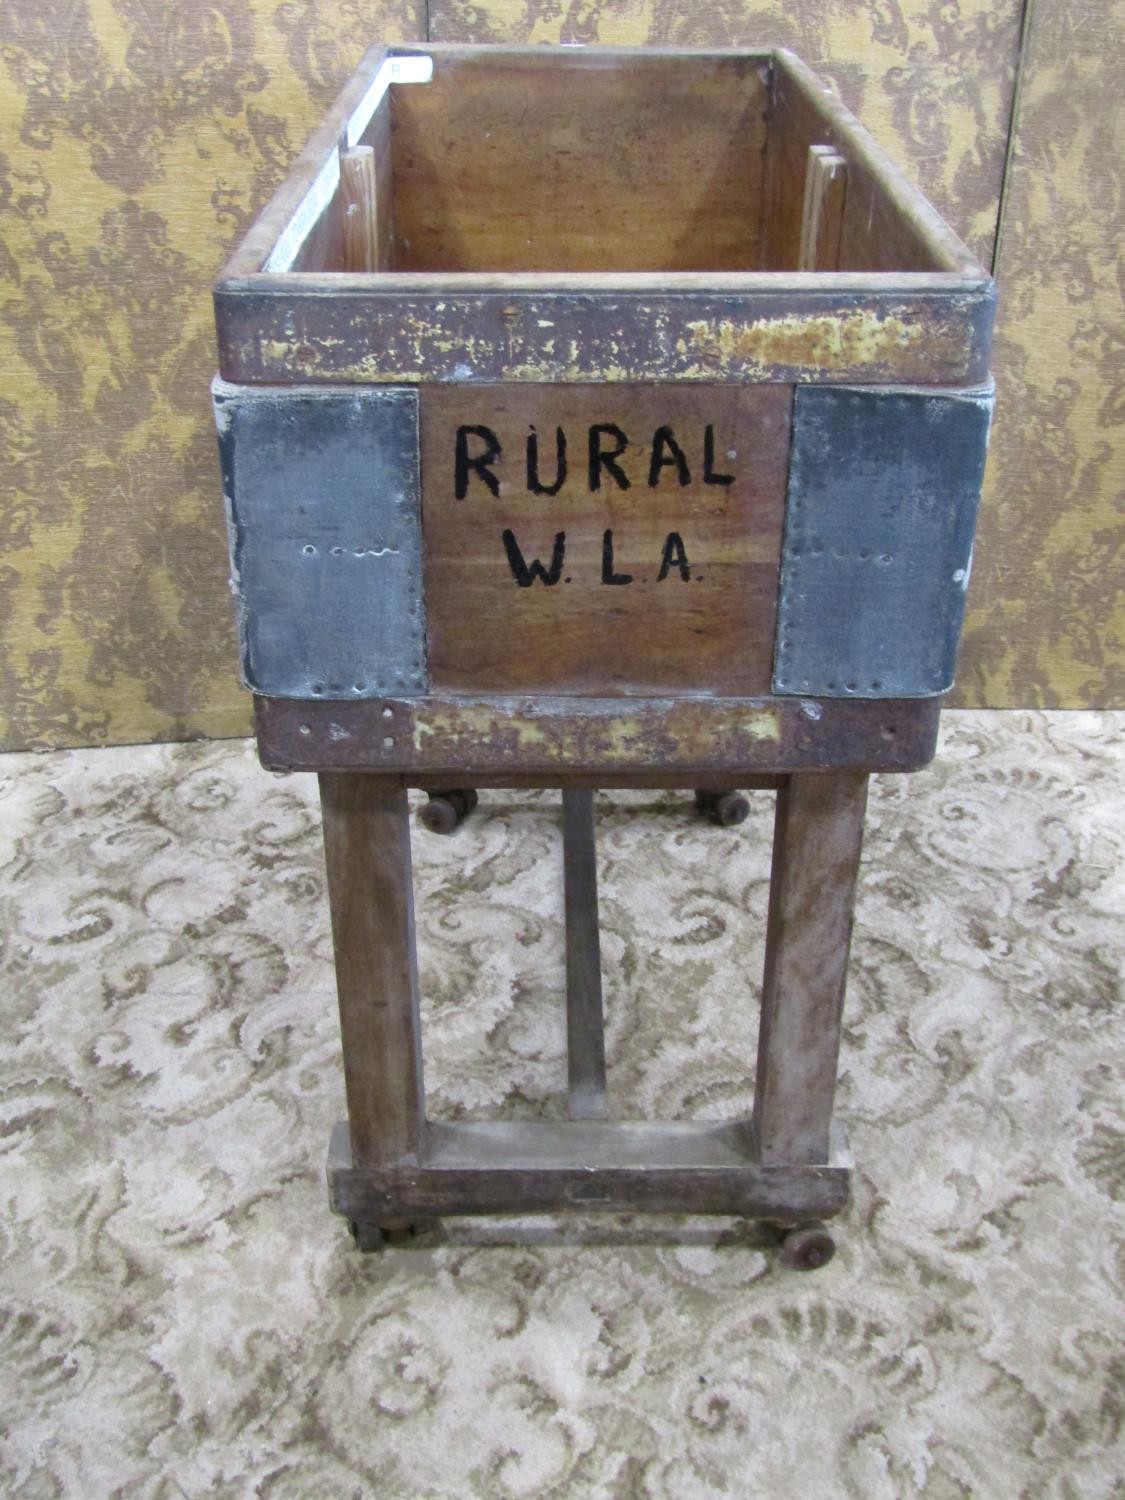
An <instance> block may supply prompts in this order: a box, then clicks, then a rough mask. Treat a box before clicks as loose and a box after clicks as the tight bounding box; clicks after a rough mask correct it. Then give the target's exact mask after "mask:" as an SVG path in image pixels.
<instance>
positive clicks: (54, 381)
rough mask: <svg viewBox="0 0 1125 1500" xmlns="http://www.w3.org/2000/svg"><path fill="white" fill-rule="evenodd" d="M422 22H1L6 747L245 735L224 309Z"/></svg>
mask: <svg viewBox="0 0 1125 1500" xmlns="http://www.w3.org/2000/svg"><path fill="white" fill-rule="evenodd" d="M419 10H420V6H419V5H417V4H415V3H414V0H391V3H383V4H379V5H370V4H366V5H361V4H358V3H356V0H286V3H281V4H279V3H277V0H206V3H202V0H185V3H182V4H175V3H171V0H163V3H157V4H152V3H142V0H65V3H63V0H6V3H4V4H3V5H2V6H0V64H2V69H3V72H2V75H0V76H2V78H3V83H2V85H0V312H2V318H0V636H2V637H3V641H4V650H3V653H2V655H0V720H3V721H4V722H3V724H2V725H0V744H2V745H5V746H21V745H32V746H34V745H73V744H91V743H92V744H96V743H99V742H127V741H130V740H153V739H175V738H182V737H187V736H193V735H224V734H226V735H229V734H241V733H245V732H246V731H247V729H248V726H249V700H248V698H247V696H246V695H245V693H244V692H243V691H242V689H241V688H240V687H239V685H238V681H237V671H236V652H235V648H234V635H233V625H232V617H231V609H230V600H229V597H228V594H227V588H226V559H225V541H224V538H223V528H222V519H221V502H220V498H219V484H218V470H217V464H216V457H215V441H214V431H213V427H212V424H211V419H210V411H209V399H210V398H209V394H208V384H209V381H210V376H211V373H212V371H213V370H214V367H215V353H214V333H213V320H212V309H211V299H210V287H211V283H212V282H213V280H214V278H215V273H216V272H217V270H218V269H219V267H220V266H221V264H222V262H223V260H224V258H225V256H226V254H227V252H228V250H229V249H230V248H231V247H232V246H233V245H234V243H235V241H236V240H237V239H238V238H239V237H240V236H241V235H242V234H243V233H244V232H245V230H246V229H247V228H248V226H249V223H250V221H251V218H252V217H253V215H254V213H255V212H256V210H257V209H258V208H259V207H260V206H261V204H262V202H263V201H264V200H265V199H266V198H267V197H268V196H269V194H270V193H271V192H272V190H273V188H274V186H275V185H276V184H277V183H278V182H279V181H280V180H281V179H282V177H284V175H285V173H286V172H287V171H288V169H289V167H290V165H291V163H292V160H293V158H294V157H295V155H296V154H297V152H298V151H299V150H300V149H301V146H302V145H303V144H304V140H305V137H306V136H307V134H308V132H309V130H310V129H311V128H312V126H313V125H314V124H315V123H316V121H317V120H318V119H319V117H320V115H321V114H322V113H323V111H324V110H325V109H326V108H327V106H328V105H329V103H330V102H331V100H332V98H333V97H334V96H335V94H336V92H337V90H338V88H339V86H340V83H341V81H342V80H343V79H344V78H345V77H346V76H347V74H348V73H349V72H350V71H351V69H352V68H353V67H354V66H355V64H356V62H358V60H359V58H360V56H361V54H362V53H363V51H364V49H365V47H366V46H368V45H369V44H370V41H371V39H372V38H373V37H374V36H377V35H379V34H383V35H387V36H390V37H393V38H401V37H406V36H410V37H418V36H420V35H421V34H422V33H421V22H420V16H419Z"/></svg>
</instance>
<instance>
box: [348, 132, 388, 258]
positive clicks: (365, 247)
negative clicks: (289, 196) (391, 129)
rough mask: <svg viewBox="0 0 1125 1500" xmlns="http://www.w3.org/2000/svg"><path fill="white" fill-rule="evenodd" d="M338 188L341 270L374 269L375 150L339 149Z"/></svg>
mask: <svg viewBox="0 0 1125 1500" xmlns="http://www.w3.org/2000/svg"><path fill="white" fill-rule="evenodd" d="M340 191H341V194H342V196H343V200H344V269H345V270H347V271H377V270H378V269H379V239H378V229H377V227H376V220H375V214H376V201H375V197H376V188H375V151H374V148H373V147H371V146H354V147H353V148H352V149H351V150H350V151H341V152H340Z"/></svg>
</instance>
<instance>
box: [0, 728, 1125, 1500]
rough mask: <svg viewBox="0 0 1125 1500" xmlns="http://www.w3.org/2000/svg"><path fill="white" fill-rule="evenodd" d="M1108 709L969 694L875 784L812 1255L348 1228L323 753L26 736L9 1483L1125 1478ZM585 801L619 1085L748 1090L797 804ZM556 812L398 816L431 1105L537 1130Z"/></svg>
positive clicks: (254, 1485)
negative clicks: (435, 823) (335, 1152)
mask: <svg viewBox="0 0 1125 1500" xmlns="http://www.w3.org/2000/svg"><path fill="white" fill-rule="evenodd" d="M1123 729H1125V715H1110V714H1065V713H1052V714H1040V713H1035V714H1031V713H1010V714H1005V715H1001V714H987V713H960V714H948V715H947V716H946V720H945V731H944V735H943V742H942V747H941V751H940V755H939V759H938V761H937V762H936V763H935V765H934V766H933V767H932V768H931V769H930V770H928V771H925V772H923V773H921V774H919V775H918V776H916V777H901V778H891V777H888V778H884V779H880V780H878V781H877V783H876V785H875V787H874V793H873V799H872V807H871V818H870V832H869V837H868V842H867V847H866V855H865V861H864V870H863V876H862V883H861V892H860V900H859V910H858V923H857V929H856V940H855V945H854V950H853V964H852V971H851V985H850V990H849V998H848V1004H847V1026H846V1034H845V1041H844V1049H843V1057H842V1064H841V1068H842V1077H841V1088H840V1094H839V1109H840V1113H841V1114H842V1116H843V1117H844V1118H845V1119H846V1121H847V1122H848V1124H849V1126H850V1129H851V1135H852V1143H853V1147H854V1149H855V1152H856V1157H857V1161H858V1171H857V1174H856V1180H855V1192H854V1201H853V1205H852V1207H851V1209H850V1210H849V1212H848V1214H847V1215H846V1216H845V1218H844V1219H843V1220H841V1221H839V1230H840V1233H839V1240H840V1249H839V1253H838V1254H837V1257H836V1259H835V1261H834V1262H833V1263H832V1264H831V1265H830V1266H829V1267H827V1268H826V1269H824V1270H822V1271H819V1272H816V1273H814V1274H811V1275H801V1274H799V1273H794V1272H791V1271H786V1270H784V1269H783V1268H782V1267H781V1266H780V1265H779V1264H778V1261H777V1259H776V1256H775V1255H774V1254H773V1252H772V1251H771V1249H770V1248H769V1247H768V1245H767V1244H766V1243H765V1241H764V1237H763V1236H762V1235H761V1234H760V1233H759V1232H758V1231H756V1230H755V1229H754V1228H753V1227H750V1226H745V1225H740V1224H738V1223H736V1222H732V1221H729V1220H720V1221H708V1220H702V1219H695V1220H692V1219H682V1220H677V1219H659V1220H646V1219H644V1218H642V1217H638V1218H635V1219H632V1220H620V1219H617V1220H608V1221H605V1220H597V1219H579V1220H571V1221H567V1220H565V1219H559V1220H543V1219H530V1218H529V1219H526V1220H518V1221H513V1220H505V1221H471V1220H457V1221H447V1223H446V1224H445V1226H444V1227H443V1228H442V1229H441V1230H440V1231H439V1232H436V1233H433V1234H431V1235H430V1236H428V1237H423V1238H422V1239H421V1240H419V1241H417V1242H416V1243H415V1244H413V1245H412V1246H408V1247H401V1248H399V1247H396V1248H391V1249H389V1250H387V1251H385V1252H384V1253H383V1254H382V1255H379V1256H367V1257H365V1256H361V1255H360V1254H358V1253H357V1252H356V1251H354V1250H353V1249H352V1247H351V1242H350V1240H349V1238H348V1236H347V1233H346V1230H345V1228H344V1226H343V1224H342V1223H341V1221H339V1220H338V1219H335V1218H333V1217H332V1216H330V1214H329V1212H328V1209H327V1206H326V1196H325V1188H324V1182H323V1160H324V1153H325V1148H326V1144H327V1139H328V1132H329V1128H330V1126H331V1125H332V1123H333V1121H335V1120H336V1119H337V1118H339V1117H340V1116H341V1115H342V1113H343V1102H342V1086H341V1076H340V1064H339V1056H338V1048H337V1032H336V1019H335V1015H334V996H333V988H332V968H331V958H330V947H329V940H328V932H327V913H326V909H325V899H324V876H323V869H322V864H321V851H320V842H319V822H318V815H317V808H316V804H315V800H314V782H313V779H312V778H311V777H291V778H277V777H273V776H269V775H267V774H266V773H264V772H263V771H261V770H260V769H259V768H258V767H257V764H256V762H255V759H254V753H253V749H252V746H251V745H249V744H247V743H244V742H227V743H219V744H193V745H179V746H154V747H146V748H139V749H117V750H101V751H76V752H67V753H60V754H55V755H47V756H31V755H15V756H8V757H6V758H3V759H0V837H2V840H3V844H2V855H0V899H2V902H3V919H2V922H3V936H4V957H3V971H2V972H3V978H2V985H3V1008H2V1016H3V1036H2V1054H0V1062H2V1075H0V1098H2V1115H0V1207H2V1213H0V1257H2V1258H0V1281H2V1285H0V1294H2V1295H0V1301H2V1312H0V1341H2V1342H0V1393H2V1397H3V1399H2V1402H0V1489H2V1492H3V1493H4V1494H5V1495H12V1496H20V1497H48V1496H51V1497H53V1496H60V1495H61V1496H79V1497H83V1500H101V1497H109V1496H128V1497H153V1500H174V1497H180V1496H190V1497H195V1496H263V1497H267V1496H268V1497H275V1500H283V1497H284V1500H290V1497H292V1500H297V1497H301V1500H306V1497H316V1500H321V1497H329V1500H332V1497H347V1500H351V1497H366V1496H369V1495H370V1496H392V1497H398V1496H411V1497H412V1496H425V1497H435V1500H436V1497H442V1500H445V1497H458V1500H460V1497H475V1496H487V1497H492V1496H497V1497H501V1496H502V1497H508V1496H535V1497H540V1496H564V1495H565V1496H580V1497H602V1496H605V1497H637V1500H641V1497H652V1500H657V1497H659V1500H666V1497H675V1500H680V1497H687V1500H695V1497H709V1496H739V1497H746V1496H754V1497H756V1496H768V1497H771V1500H778V1497H780V1500H788V1497H798V1496H800V1497H805V1496H808V1497H818V1500H819V1497H833V1496H847V1497H853V1496H854V1497H857V1500H884V1497H886V1500H892V1497H900V1496H923V1495H924V1496H927V1497H934V1500H953V1497H963V1496H981V1497H987V1500H1002V1497H1008V1496H1012V1497H1017V1496H1019V1497H1033V1500H1039V1497H1043V1500H1048V1497H1050V1500H1092V1497H1106V1496H1121V1495H1122V1494H1125V1479H1123V1475H1125V1447H1123V1437H1122V1431H1121V1421H1122V1403H1123V1398H1125V1342H1123V1332H1125V1319H1123V1316H1122V1312H1123V1308H1122V1303H1123V1290H1122V1289H1123V1286H1125V1232H1123V1230H1125V1224H1123V1206H1122V1198H1123V1195H1125V1160H1123V1154H1125V1153H1123V1147H1122V1134H1121V1123H1122V1122H1121V1097H1122V1088H1121V1084H1122V1076H1121V1075H1122V1052H1123V1049H1122V1024H1121V1013H1120V1001H1121V978H1122V951H1123V946H1125V945H1123V941H1122V939H1123V908H1125V902H1123V894H1125V892H1123V874H1122V870H1123V856H1125V795H1123V791H1125V788H1123V783H1125V771H1123V757H1122V752H1121V748H1120V747H1121V734H1122V730H1123ZM752 802H753V812H752V815H751V819H750V821H749V822H748V823H747V824H745V825H744V826H743V827H742V828H741V829H738V830H734V831H728V832H721V831H718V830H716V829H714V828H712V827H710V826H709V825H706V824H704V823H701V822H700V821H699V820H698V819H697V818H696V817H694V816H693V813H692V810H691V805H690V797H689V796H688V795H685V794H672V793H653V794H639V793H638V794H630V795H624V794H615V795H612V796H610V795H606V796H604V797H600V798H599V801H598V814H599V837H600V873H601V881H602V896H603V911H604V924H605V938H604V947H603V956H604V968H605V974H606V989H607V1005H608V1014H609V1053H610V1072H611V1084H612V1088H613V1094H614V1103H615V1107H616V1109H617V1111H618V1112H620V1113H621V1114H623V1115H634V1116H635V1115H651V1116H667V1117H675V1116H679V1117H696V1116H704V1115H708V1114H711V1115H716V1116H728V1115H733V1114H737V1113H739V1112H741V1111H744V1110H745V1109H746V1108H747V1107H748V1103H749V1094H748V1078H749V1077H750V1076H751V1061H752V1056H753V1050H754V1041H755V1028H756V999H757V993H758V984H759V978H760V972H761V964H762V918H763V915H764V911H765V902H766V889H767V876H768V862H769V828H770V817H771V808H770V802H771V799H770V798H769V796H768V795H765V794H755V796H754V797H753V798H752ZM560 860H561V854H560V831H559V816H558V803H557V799H556V798H555V797H554V796H553V795H552V794H549V793H542V794H534V795H530V794H514V793H490V794H487V795H486V796H483V797H482V801H481V808H480V810H479V811H478V813H477V814H476V815H475V816H474V817H473V819H472V821H471V822H470V823H469V824H468V825H467V826H466V827H465V828H464V829H463V830H462V831H461V832H460V833H459V834H457V835H456V836H454V837H453V838H449V839H441V838H436V837H434V836H432V835H429V834H426V833H424V832H423V831H421V830H419V832H418V835H417V838H416V884H417V892H418V908H419V932H420V944H421V954H422V975H423V986H424V993H425V1013H424V1028H425V1042H426V1049H427V1065H428V1083H429V1090H430V1101H431V1110H432V1112H433V1113H434V1114H436V1115H442V1116H446V1117H449V1116H455V1115H483V1114H487V1113H497V1114H502V1115H506V1116H509V1117H518V1116H521V1115H557V1114H559V1113H560V1112H561V1091H562V1086H563V1062H562V1058H563V1044H564V1031H563V1018H562V1010H561V1003H560V995H561V990H562V981H563V974H562V941H561V873H560Z"/></svg>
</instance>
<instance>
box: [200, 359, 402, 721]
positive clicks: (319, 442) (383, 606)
mask: <svg viewBox="0 0 1125 1500" xmlns="http://www.w3.org/2000/svg"><path fill="white" fill-rule="evenodd" d="M212 393H213V396H214V402H215V422H216V425H217V427H218V430H219V449H220V456H221V459H222V467H223V491H224V496H225V499H226V504H227V516H228V522H229V529H230V553H231V590H232V592H233V593H234V595H235V599H236V602H237V613H238V623H239V638H240V643H241V648H242V667H243V675H244V677H245V680H246V684H247V686H248V687H251V688H253V689H254V691H255V692H258V693H268V694H272V695H274V696H277V697H282V698H304V699H314V700H315V699H344V700H354V699H361V698H378V697H385V696H387V695H388V694H394V695H399V694H401V695H406V696H409V695H410V694H413V693H420V692H424V691H425V690H426V687H427V685H428V678H427V672H426V619H425V605H424V601H423V591H422V530H421V516H420V505H419V476H418V396H417V392H416V391H413V390H410V389H405V390H404V389H401V388H394V387H387V386H376V387H352V388H344V389H340V388H326V387H319V388H315V389H313V388H309V387H300V386H291V387H284V386H277V387H263V386H236V385H228V384H227V383H226V382H224V381H222V380H216V381H215V383H214V386H213V387H212Z"/></svg>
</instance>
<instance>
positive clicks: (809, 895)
mask: <svg viewBox="0 0 1125 1500" xmlns="http://www.w3.org/2000/svg"><path fill="white" fill-rule="evenodd" d="M866 805H867V774H866V772H863V771H848V772H836V773H827V772H825V773H821V774H810V775H802V776H792V777H790V779H789V781H788V783H787V784H786V785H785V786H784V787H783V788H782V790H781V791H780V792H779V793H778V795H777V813H776V818H775V821H774V842H773V870H772V877H771V881H770V906H769V918H768V922H767V929H766V968H765V979H764V982H763V986H762V1016H761V1024H760V1030H759V1036H758V1071H757V1084H756V1087H755V1091H754V1132H755V1139H756V1143H757V1150H758V1156H759V1159H760V1160H761V1161H762V1162H764V1163H770V1164H776V1165H782V1164H785V1165H795V1164H800V1163H814V1162H823V1161H826V1160H827V1158H828V1149H829V1132H830V1129H831V1125H832V1101H833V1098H834V1097H835V1092H836V1066H837V1058H838V1056H839V1050H840V1018H841V1014H842V1009H843V1003H844V984H845V980H846V977H847V966H848V950H849V945H850V942H851V932H852V917H853V910H854V904H855V883H856V876H857V873H858V870H859V856H860V848H861V846H862V842H863V819H864V811H865V809H866Z"/></svg>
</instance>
